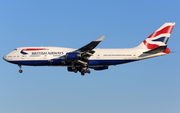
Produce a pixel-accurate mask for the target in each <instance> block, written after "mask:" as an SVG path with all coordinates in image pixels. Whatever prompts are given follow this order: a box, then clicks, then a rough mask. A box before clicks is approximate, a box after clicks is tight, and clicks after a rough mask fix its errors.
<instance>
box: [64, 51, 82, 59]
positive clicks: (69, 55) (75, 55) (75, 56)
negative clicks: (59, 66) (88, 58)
mask: <svg viewBox="0 0 180 113" xmlns="http://www.w3.org/2000/svg"><path fill="white" fill-rule="evenodd" d="M79 58H81V54H80V53H66V59H70V60H76V59H79Z"/></svg>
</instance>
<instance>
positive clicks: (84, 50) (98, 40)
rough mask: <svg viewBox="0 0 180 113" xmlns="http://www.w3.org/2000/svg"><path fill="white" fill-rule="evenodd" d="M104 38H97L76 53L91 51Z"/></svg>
mask: <svg viewBox="0 0 180 113" xmlns="http://www.w3.org/2000/svg"><path fill="white" fill-rule="evenodd" d="M104 37H105V36H101V37H100V38H98V39H97V40H95V41H92V42H90V43H89V44H87V45H85V46H83V47H81V48H79V49H78V50H76V51H80V52H88V51H92V50H93V49H94V48H95V47H96V46H97V45H98V44H99V43H100V42H101V41H102V40H103V39H104Z"/></svg>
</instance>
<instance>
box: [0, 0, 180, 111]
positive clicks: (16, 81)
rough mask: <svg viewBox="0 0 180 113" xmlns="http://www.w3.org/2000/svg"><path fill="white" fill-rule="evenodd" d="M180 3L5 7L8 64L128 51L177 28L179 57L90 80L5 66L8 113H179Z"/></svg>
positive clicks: (96, 1)
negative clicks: (62, 54)
mask: <svg viewBox="0 0 180 113" xmlns="http://www.w3.org/2000/svg"><path fill="white" fill-rule="evenodd" d="M179 4H180V2H179V1H178V0H151V1H144V0H134V1H132V0H131V1H130V0H124V1H121V0H66V1H65V0H0V14H1V16H0V39H1V41H0V47H1V52H0V56H1V58H2V57H3V56H4V55H5V54H7V53H9V52H10V51H12V50H13V49H15V48H16V47H27V46H58V47H70V48H80V47H82V46H84V45H86V44H87V43H89V42H90V41H92V40H95V39H97V38H99V37H100V36H102V35H106V37H105V39H104V40H103V42H101V43H100V44H99V45H98V47H97V48H128V47H135V46H137V45H138V44H139V43H141V42H142V41H143V40H144V39H145V38H146V37H148V36H149V35H150V34H151V33H152V32H154V31H155V30H156V29H157V28H159V27H160V26H161V25H162V24H164V23H165V22H176V26H175V28H174V31H173V33H172V35H171V37H170V39H169V42H168V47H169V48H170V49H171V51H174V52H175V53H172V54H169V55H165V56H160V57H156V58H151V59H147V60H143V61H138V62H133V63H128V64H123V65H118V66H111V67H110V68H109V69H108V70H104V71H93V70H92V72H91V74H90V75H89V74H86V75H85V76H84V77H83V76H81V75H80V73H77V74H75V73H70V72H68V71H67V69H66V68H65V67H28V66H24V67H23V71H24V72H23V73H22V74H20V73H18V70H19V68H18V66H17V65H14V64H10V63H7V62H5V61H4V60H3V59H1V60H0V65H1V69H0V113H179V111H180V52H179V50H180V44H179V43H180V32H179V31H180V24H179V23H180V9H179Z"/></svg>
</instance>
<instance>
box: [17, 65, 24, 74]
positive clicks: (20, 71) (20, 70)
mask: <svg viewBox="0 0 180 113" xmlns="http://www.w3.org/2000/svg"><path fill="white" fill-rule="evenodd" d="M18 66H19V68H20V69H19V73H22V72H23V70H22V69H21V68H22V66H21V65H18Z"/></svg>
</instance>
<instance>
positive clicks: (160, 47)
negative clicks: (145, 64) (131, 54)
mask: <svg viewBox="0 0 180 113" xmlns="http://www.w3.org/2000/svg"><path fill="white" fill-rule="evenodd" d="M166 47H167V46H159V47H157V48H154V49H151V50H149V51H146V52H144V53H159V52H163V51H164V50H166Z"/></svg>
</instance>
